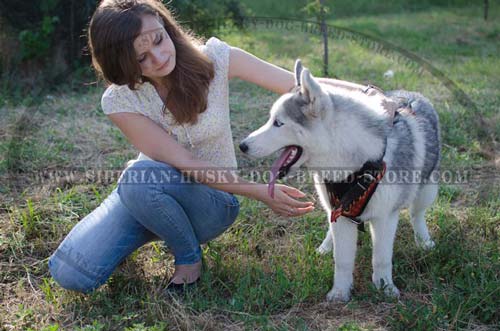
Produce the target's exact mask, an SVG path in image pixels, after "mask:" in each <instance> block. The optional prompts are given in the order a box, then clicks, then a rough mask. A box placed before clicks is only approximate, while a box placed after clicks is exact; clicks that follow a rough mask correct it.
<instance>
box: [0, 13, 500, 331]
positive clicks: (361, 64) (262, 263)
mask: <svg viewBox="0 0 500 331" xmlns="http://www.w3.org/2000/svg"><path fill="white" fill-rule="evenodd" d="M478 13H480V7H465V8H447V9H436V8H434V9H432V10H428V11H426V10H421V11H419V12H417V13H403V14H397V15H395V14H385V15H378V16H361V15H357V16H356V17H352V18H342V19H339V20H336V21H335V22H333V23H335V24H337V25H341V26H345V27H349V28H353V29H356V30H358V31H361V32H365V33H369V34H372V35H375V36H378V37H382V38H384V39H385V40H388V41H390V42H392V43H394V44H396V45H400V46H402V47H404V48H405V49H408V50H410V51H412V52H414V53H416V54H418V55H419V56H421V57H423V58H425V59H427V60H429V61H430V62H431V63H432V64H434V65H435V66H436V67H438V68H439V69H440V70H441V71H443V72H444V73H445V74H446V75H447V77H449V78H450V79H452V80H453V81H454V82H455V83H456V84H457V85H458V86H460V88H462V89H463V90H464V91H465V92H466V94H467V95H469V97H470V98H471V99H472V100H473V101H474V103H475V104H476V105H477V109H478V113H472V112H471V111H470V109H465V108H464V107H463V106H461V105H460V103H459V102H458V101H457V100H456V99H455V98H454V97H453V95H452V93H451V92H450V91H449V90H447V89H446V87H445V86H443V84H442V82H441V81H440V80H439V79H437V78H435V77H433V76H432V75H430V74H429V73H427V72H424V73H422V74H418V73H416V72H415V71H414V70H412V69H411V68H409V67H407V66H405V65H404V64H401V63H398V62H396V61H394V60H392V59H390V58H387V57H384V56H382V55H381V54H378V53H376V52H374V51H373V50H372V49H370V48H367V47H364V46H362V45H359V44H357V43H355V42H350V41H347V40H336V39H334V40H332V44H331V50H332V52H331V54H330V64H331V65H330V71H331V72H332V73H333V74H334V75H336V76H337V77H339V78H342V79H346V80H351V81H356V82H361V83H363V82H371V83H373V84H375V85H378V86H380V87H382V88H384V89H386V90H389V89H396V88H405V89H408V90H416V91H419V92H421V93H422V94H424V95H425V96H427V97H428V98H429V99H430V100H431V101H432V102H433V103H434V105H435V107H436V109H437V110H438V112H439V115H440V118H441V126H442V136H443V143H444V144H443V168H445V169H455V168H459V169H460V168H464V169H469V170H471V171H472V173H473V175H474V176H472V177H471V178H470V181H469V182H468V183H465V184H462V185H442V186H441V188H440V192H439V197H438V200H437V202H436V203H435V204H434V205H433V207H432V208H431V209H430V211H429V212H428V215H427V221H428V224H429V227H430V230H431V234H432V236H433V237H434V239H435V241H436V243H437V246H436V248H435V249H434V250H432V251H430V252H423V251H421V250H419V249H417V247H416V246H415V244H414V242H413V239H412V236H413V235H412V233H411V230H410V226H409V218H408V213H407V212H406V211H404V212H403V213H402V215H401V221H400V227H399V229H398V232H397V240H396V244H395V248H394V281H395V283H396V285H397V286H398V287H399V288H400V289H401V290H402V297H401V299H400V300H398V301H396V300H391V299H388V298H385V297H383V296H382V295H381V294H380V293H379V292H378V291H376V290H374V289H373V287H372V286H371V282H370V279H371V265H370V260H371V242H370V238H369V234H368V233H361V234H360V236H359V246H358V255H357V261H356V270H355V289H354V296H353V300H352V301H351V302H349V303H348V304H346V305H335V304H327V303H326V302H325V300H324V298H325V294H326V292H327V291H328V290H329V287H330V286H331V281H332V277H333V268H332V263H333V261H332V258H331V257H330V256H327V257H321V256H318V255H317V254H316V253H315V252H314V249H315V247H316V246H318V245H319V244H320V243H321V240H322V239H323V236H324V234H325V231H326V226H327V225H326V221H325V217H324V214H323V212H321V211H320V210H316V211H314V212H312V213H310V214H308V215H306V216H304V217H302V218H300V219H293V220H292V219H284V218H280V217H277V216H275V215H273V214H272V212H271V211H270V210H269V209H268V208H266V207H265V206H264V205H263V204H261V203H259V202H256V201H253V200H249V199H245V198H242V197H240V201H241V204H242V206H241V213H240V215H239V216H238V220H237V221H236V223H235V224H234V225H233V226H232V227H231V228H230V230H228V231H227V232H226V233H224V234H223V235H222V236H221V237H219V238H217V239H216V240H214V241H212V242H211V243H210V244H208V245H206V246H204V256H205V264H206V266H207V268H206V272H205V273H204V274H203V278H202V282H201V285H200V286H199V288H198V290H197V291H196V292H192V293H189V294H188V295H187V296H186V297H185V298H178V297H170V296H165V295H164V294H163V293H162V288H164V287H165V285H166V280H167V279H168V278H169V277H168V276H169V275H170V274H171V272H172V267H173V266H172V262H173V261H172V256H171V255H170V253H169V252H168V250H166V249H164V248H163V247H162V246H161V245H160V243H153V244H148V245H146V246H144V247H142V248H141V249H139V250H138V251H137V252H135V253H134V254H132V255H131V256H130V257H129V258H127V260H126V261H125V262H124V263H123V264H122V265H120V266H119V268H118V269H117V270H116V272H115V273H114V274H113V275H112V277H111V279H110V280H109V281H108V282H107V283H106V285H104V286H103V287H101V288H100V289H99V290H97V291H96V292H94V293H92V294H90V295H80V294H75V293H71V292H68V291H65V290H62V289H61V288H60V287H58V286H57V285H56V284H55V283H54V281H53V280H52V279H51V278H50V275H49V273H48V269H47V258H48V256H49V255H50V254H51V253H52V251H53V250H54V249H55V248H56V247H57V245H58V243H59V242H60V241H61V240H62V239H63V238H64V236H65V235H66V234H67V233H68V232H69V230H70V229H71V228H72V227H73V226H74V224H76V222H78V221H79V220H80V219H82V218H83V217H84V216H85V215H87V214H88V213H90V212H91V211H92V210H93V209H94V208H96V207H97V206H98V205H99V203H100V202H101V201H102V200H104V199H105V197H106V196H107V195H108V194H109V193H110V192H111V190H112V189H113V186H114V185H115V184H116V181H117V179H118V176H119V174H120V170H122V169H123V166H124V163H125V162H126V161H127V160H129V159H131V158H134V157H136V156H137V151H136V150H135V149H134V148H133V147H131V146H130V145H129V144H128V143H127V141H126V139H125V138H124V137H123V136H122V134H121V133H120V132H119V130H118V129H117V128H115V127H114V126H113V125H112V123H111V122H109V121H108V120H107V119H106V117H105V116H104V115H103V114H102V112H101V109H100V106H99V100H100V94H101V93H102V87H92V88H89V89H88V90H87V91H84V92H82V93H78V94H76V93H65V94H61V95H55V96H52V97H47V98H45V99H44V100H42V101H40V102H38V103H36V104H35V105H32V102H30V103H29V104H30V106H22V105H20V106H16V107H3V108H1V109H0V136H1V137H2V140H0V152H1V153H0V176H2V179H1V182H2V186H0V195H1V201H2V202H1V204H0V227H1V229H2V230H1V231H0V266H1V268H0V298H1V299H0V330H2V331H4V330H5V331H6V330H86V331H89V330H148V331H153V330H171V329H176V330H192V329H209V330H221V329H224V330H225V329H228V330H242V329H245V330H253V329H259V330H324V329H331V330H335V329H338V330H380V329H393V330H408V329H411V330H495V329H498V328H499V327H500V315H499V311H500V300H499V298H500V293H499V292H500V276H499V275H500V255H499V249H498V247H499V246H500V241H499V232H500V217H499V214H500V213H499V208H500V201H499V199H498V197H499V195H500V190H499V189H498V187H499V185H498V168H499V167H500V161H499V158H498V145H497V143H498V142H497V140H498V136H499V133H500V130H499V121H498V114H499V112H498V104H499V101H500V100H499V94H498V91H497V86H498V85H499V79H498V77H500V72H499V70H500V63H499V60H498V57H497V55H496V54H498V52H499V44H498V31H499V29H500V25H499V24H498V23H496V22H493V20H492V21H489V22H483V21H482V20H481V16H480V15H479V14H478ZM498 14H499V12H498V8H497V9H494V8H492V11H491V12H490V15H491V17H497V16H498ZM219 37H220V38H221V39H223V40H225V41H227V42H228V43H229V44H232V45H235V46H239V47H242V48H244V49H246V50H248V51H249V52H252V53H254V54H256V55H257V56H259V57H261V58H263V59H266V60H268V61H270V62H272V63H275V64H277V65H280V66H283V67H285V68H288V69H291V67H292V66H293V63H294V60H295V58H298V57H300V58H301V59H302V60H303V63H304V64H305V65H306V66H308V67H310V68H311V69H312V71H313V73H314V74H315V75H317V76H320V75H321V70H322V62H321V54H322V50H321V44H320V40H319V38H318V37H316V36H314V35H307V34H300V33H294V34H283V32H282V31H279V30H276V31H269V30H267V31H266V30H264V29H259V30H257V31H248V32H246V33H239V32H234V31H221V32H220V35H219ZM389 69H391V70H393V71H394V72H395V75H394V77H393V79H385V78H384V76H383V74H384V72H386V71H387V70H389ZM230 90H231V93H230V105H231V117H232V127H233V136H234V141H235V143H236V144H237V143H238V141H239V140H240V139H241V138H243V137H244V136H246V134H248V132H250V131H251V130H253V129H255V128H256V127H258V126H260V125H261V124H262V123H263V122H264V121H265V118H266V114H267V111H268V109H269V106H270V105H271V104H272V102H273V101H274V100H275V98H276V97H277V96H276V95H274V94H273V93H271V92H268V91H265V90H263V89H261V88H259V87H256V86H253V85H251V84H248V83H245V82H242V81H233V82H231V85H230ZM477 118H481V119H482V122H481V123H484V126H483V127H479V124H478V123H479V122H478V121H477V120H476V119H477ZM237 157H238V162H239V165H240V167H241V168H244V169H249V168H251V167H255V166H257V165H269V164H270V162H271V159H270V158H268V159H264V160H260V161H253V160H249V159H247V158H245V157H244V156H243V155H241V154H239V153H238V154H237ZM64 167H85V169H89V168H94V169H114V170H115V171H114V172H113V171H110V172H109V173H108V174H107V176H104V174H103V176H100V177H99V178H95V177H92V176H90V177H89V176H86V174H85V173H82V172H75V173H74V174H72V175H73V176H68V177H67V178H64V179H60V180H59V182H56V181H54V180H52V181H51V180H49V179H48V178H44V177H43V176H41V175H40V176H38V177H34V176H32V175H33V174H40V173H43V172H45V174H46V175H48V174H50V171H51V170H58V169H62V168H64ZM9 174H15V175H14V176H13V177H8V176H9ZM476 175H481V176H480V177H477V178H476V177H475V176H476ZM290 184H291V185H294V186H297V185H298V184H297V183H295V182H294V181H290ZM298 187H299V188H300V189H302V190H304V191H306V192H307V194H308V197H309V199H316V197H315V194H314V192H313V189H312V187H310V186H307V185H302V186H298Z"/></svg>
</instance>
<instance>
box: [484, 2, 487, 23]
mask: <svg viewBox="0 0 500 331" xmlns="http://www.w3.org/2000/svg"><path fill="white" fill-rule="evenodd" d="M484 20H485V21H487V20H488V0H484Z"/></svg>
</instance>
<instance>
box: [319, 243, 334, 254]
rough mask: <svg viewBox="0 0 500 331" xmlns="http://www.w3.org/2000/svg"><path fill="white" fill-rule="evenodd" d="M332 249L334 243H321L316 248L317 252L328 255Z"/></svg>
mask: <svg viewBox="0 0 500 331" xmlns="http://www.w3.org/2000/svg"><path fill="white" fill-rule="evenodd" d="M331 251H333V245H325V244H321V245H320V246H319V247H318V248H316V252H317V253H318V254H321V255H326V254H328V253H330V252H331Z"/></svg>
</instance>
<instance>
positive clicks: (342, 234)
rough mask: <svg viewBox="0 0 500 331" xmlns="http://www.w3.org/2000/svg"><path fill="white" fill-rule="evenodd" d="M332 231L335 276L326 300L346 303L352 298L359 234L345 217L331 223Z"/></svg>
mask: <svg viewBox="0 0 500 331" xmlns="http://www.w3.org/2000/svg"><path fill="white" fill-rule="evenodd" d="M330 231H331V233H332V235H333V251H334V253H333V256H334V259H335V275H334V280H333V288H332V289H331V290H330V292H328V294H327V296H326V299H327V300H328V301H335V302H345V301H348V300H349V299H350V298H351V289H352V284H353V272H354V260H355V258H356V242H357V239H358V232H357V228H356V226H355V225H354V224H353V223H351V222H350V221H349V220H347V219H346V218H344V217H340V218H339V219H338V220H337V222H335V223H330Z"/></svg>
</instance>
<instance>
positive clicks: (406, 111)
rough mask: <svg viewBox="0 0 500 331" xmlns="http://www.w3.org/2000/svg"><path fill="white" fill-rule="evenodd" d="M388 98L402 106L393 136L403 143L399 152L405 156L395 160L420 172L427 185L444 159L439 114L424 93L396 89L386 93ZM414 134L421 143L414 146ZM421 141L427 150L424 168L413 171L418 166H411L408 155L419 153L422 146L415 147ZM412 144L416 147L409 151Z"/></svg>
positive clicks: (424, 157) (398, 164)
mask: <svg viewBox="0 0 500 331" xmlns="http://www.w3.org/2000/svg"><path fill="white" fill-rule="evenodd" d="M385 95H387V96H388V97H390V98H392V99H394V100H395V101H396V102H397V103H399V106H400V108H399V111H398V112H397V113H396V115H395V118H394V128H393V131H394V132H393V133H392V135H393V136H396V137H397V138H398V139H399V140H400V141H399V148H397V150H398V153H399V154H400V155H401V157H398V158H397V159H396V160H395V161H397V162H395V165H396V166H398V167H399V166H401V167H403V168H406V166H408V167H409V169H408V170H416V171H419V172H420V175H421V179H422V182H423V183H427V182H429V181H430V180H431V175H432V172H433V171H437V170H438V169H439V163H440V158H441V153H440V150H441V139H440V129H439V118H438V115H437V113H436V111H435V110H434V107H433V106H432V104H431V102H430V101H429V100H428V99H427V98H425V97H424V96H423V95H421V94H420V93H416V92H408V91H404V90H396V91H389V92H386V93H385ZM410 122H416V127H412V125H411V123H410ZM415 129H416V130H418V131H420V134H421V135H418V134H417V135H415V134H414V133H413V134H412V132H411V130H415ZM405 131H407V132H405ZM410 135H413V137H415V136H416V137H417V138H416V140H417V141H413V143H410V142H409V141H410V140H412V139H411V138H410ZM419 136H420V137H419ZM419 138H422V139H423V146H424V147H425V150H424V151H423V155H422V156H423V165H422V166H421V167H420V169H414V168H413V169H412V168H411V167H412V166H413V167H414V166H415V163H412V164H411V165H410V164H408V162H409V161H410V159H412V157H410V155H408V153H415V152H416V149H418V147H417V146H415V145H416V144H418V143H420V141H418V140H419ZM401 140H403V141H401ZM410 145H414V146H415V147H413V148H409V147H410ZM405 149H406V150H405Z"/></svg>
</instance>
